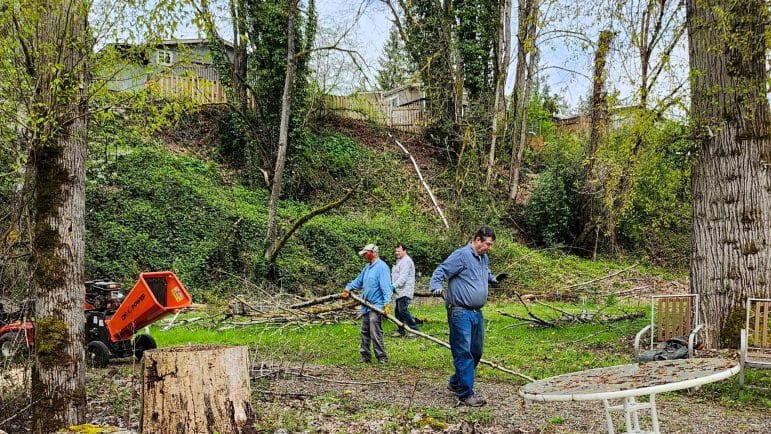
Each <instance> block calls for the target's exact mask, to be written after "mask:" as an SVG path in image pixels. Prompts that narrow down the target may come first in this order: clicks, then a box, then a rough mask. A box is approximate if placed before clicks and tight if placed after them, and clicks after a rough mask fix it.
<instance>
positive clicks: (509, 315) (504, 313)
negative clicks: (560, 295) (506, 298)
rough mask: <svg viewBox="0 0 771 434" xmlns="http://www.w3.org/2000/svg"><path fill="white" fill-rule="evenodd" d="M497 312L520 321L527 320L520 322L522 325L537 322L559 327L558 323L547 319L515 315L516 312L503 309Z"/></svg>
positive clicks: (542, 325) (546, 325)
mask: <svg viewBox="0 0 771 434" xmlns="http://www.w3.org/2000/svg"><path fill="white" fill-rule="evenodd" d="M497 312H498V313H499V314H500V315H502V316H507V317H509V318H514V319H518V320H520V321H525V322H524V323H520V325H521V324H528V323H529V324H536V325H539V326H541V327H549V328H555V327H557V324H554V323H552V322H550V321H546V320H543V319H540V318H537V319H533V318H525V317H521V316H517V315H514V314H510V313H508V312H504V311H502V310H498V311H497Z"/></svg>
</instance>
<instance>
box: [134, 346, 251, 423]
mask: <svg viewBox="0 0 771 434" xmlns="http://www.w3.org/2000/svg"><path fill="white" fill-rule="evenodd" d="M143 368H144V369H143V375H142V422H141V425H142V432H145V433H169V434H171V433H179V434H187V433H215V432H217V433H239V434H241V433H250V434H251V433H256V432H257V431H255V429H254V422H255V421H254V411H253V409H252V405H251V390H250V388H249V353H248V350H247V347H244V346H241V347H226V346H212V345H207V346H189V347H176V348H164V349H159V350H150V351H147V352H145V353H144V362H143Z"/></svg>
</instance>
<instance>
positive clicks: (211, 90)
mask: <svg viewBox="0 0 771 434" xmlns="http://www.w3.org/2000/svg"><path fill="white" fill-rule="evenodd" d="M103 53H104V55H105V56H111V57H110V58H111V59H114V61H113V62H111V64H109V65H108V66H107V67H106V68H105V69H106V70H105V71H104V76H105V78H106V80H107V88H108V89H110V90H112V91H116V92H125V91H137V90H141V89H144V88H150V89H153V90H154V91H156V92H157V93H158V94H159V95H161V96H164V97H178V98H189V99H192V100H193V101H194V102H197V103H201V104H216V103H224V102H225V92H224V88H223V87H222V83H221V81H220V78H219V75H218V74H217V71H216V68H215V66H214V62H213V60H212V55H211V51H210V49H209V42H208V41H207V40H206V39H174V40H164V41H160V42H158V43H157V44H154V45H152V46H149V47H148V46H137V45H132V44H118V43H115V44H110V45H108V46H107V47H106V48H105V50H103ZM225 53H226V55H227V56H228V57H229V58H230V59H231V60H232V58H233V46H232V45H231V44H230V43H228V42H225Z"/></svg>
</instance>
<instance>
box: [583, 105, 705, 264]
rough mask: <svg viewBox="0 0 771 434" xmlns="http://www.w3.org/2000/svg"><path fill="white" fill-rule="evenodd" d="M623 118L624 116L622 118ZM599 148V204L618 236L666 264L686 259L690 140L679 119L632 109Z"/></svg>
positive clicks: (688, 235) (692, 161) (624, 241)
mask: <svg viewBox="0 0 771 434" xmlns="http://www.w3.org/2000/svg"><path fill="white" fill-rule="evenodd" d="M622 119H623V118H622ZM622 122H625V124H624V125H622V127H621V128H619V129H618V130H616V131H615V132H614V133H613V134H612V135H611V137H610V139H609V143H608V144H607V146H603V147H602V148H600V149H599V150H598V153H597V158H598V165H600V166H601V167H603V168H604V169H603V170H604V171H605V173H607V178H606V179H605V185H606V188H605V190H604V198H603V204H604V208H605V210H606V211H605V216H606V217H605V218H606V220H607V222H606V223H605V227H607V225H608V224H610V225H613V226H614V228H615V229H614V230H615V231H616V232H615V233H616V237H617V240H618V241H619V242H620V243H621V244H622V245H623V246H625V247H626V248H627V249H628V250H630V251H642V252H645V253H646V254H647V255H648V256H649V257H650V258H651V259H653V260H655V261H657V262H660V263H665V264H669V265H679V266H683V265H684V264H687V261H688V255H689V253H688V252H689V248H690V241H689V238H690V219H691V205H690V204H691V185H690V179H691V168H692V167H693V164H694V156H695V152H694V151H695V149H694V143H693V142H691V141H690V140H687V137H688V136H689V131H688V129H687V127H686V126H685V125H683V124H679V123H676V122H673V121H658V120H656V119H655V118H654V117H651V116H650V115H646V114H645V113H634V114H632V115H631V116H629V117H627V118H626V119H623V120H622Z"/></svg>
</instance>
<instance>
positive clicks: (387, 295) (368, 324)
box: [340, 244, 392, 363]
mask: <svg viewBox="0 0 771 434" xmlns="http://www.w3.org/2000/svg"><path fill="white" fill-rule="evenodd" d="M378 252H379V248H378V246H376V245H374V244H367V245H366V246H364V248H363V249H362V250H361V251H360V252H359V255H360V256H362V257H364V260H365V261H367V265H365V266H364V269H363V270H361V273H359V275H358V276H357V277H356V279H354V280H353V281H352V282H350V283H349V284H347V285H345V290H344V291H343V292H342V293H341V294H340V297H341V298H343V299H346V298H348V297H349V295H350V294H349V291H357V290H360V289H361V290H362V293H361V297H362V298H363V299H364V300H366V301H368V302H370V303H371V304H373V305H374V306H375V307H377V308H379V309H382V310H383V311H385V313H386V314H389V312H390V309H391V305H390V304H389V303H390V302H391V294H392V289H391V270H390V269H389V268H388V264H386V263H385V262H383V260H381V259H380V258H379V257H378ZM382 321H383V318H382V317H381V316H380V314H378V313H377V312H375V311H372V310H370V309H369V308H368V307H366V306H364V305H362V306H361V350H360V352H361V361H362V362H364V363H369V362H370V361H371V355H370V349H369V347H370V343H372V347H373V349H374V350H375V357H376V358H377V360H378V362H380V363H388V355H387V354H386V352H385V345H384V343H383V324H382Z"/></svg>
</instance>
